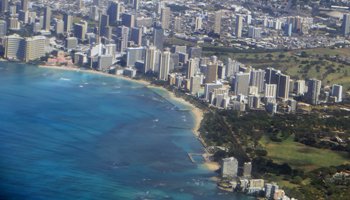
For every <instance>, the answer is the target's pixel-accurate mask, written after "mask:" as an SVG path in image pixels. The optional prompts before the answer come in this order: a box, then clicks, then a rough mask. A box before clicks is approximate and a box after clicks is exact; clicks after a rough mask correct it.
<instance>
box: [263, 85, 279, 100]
mask: <svg viewBox="0 0 350 200" xmlns="http://www.w3.org/2000/svg"><path fill="white" fill-rule="evenodd" d="M276 94H277V85H276V84H265V97H268V98H276V96H277V95H276Z"/></svg>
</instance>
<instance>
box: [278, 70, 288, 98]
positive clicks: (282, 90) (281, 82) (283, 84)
mask: <svg viewBox="0 0 350 200" xmlns="http://www.w3.org/2000/svg"><path fill="white" fill-rule="evenodd" d="M289 81H290V77H289V76H288V75H285V74H281V73H279V74H278V84H277V97H279V98H282V99H284V100H287V99H288V98H289Z"/></svg>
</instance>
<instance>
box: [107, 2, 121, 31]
mask: <svg viewBox="0 0 350 200" xmlns="http://www.w3.org/2000/svg"><path fill="white" fill-rule="evenodd" d="M120 13H121V3H119V2H114V1H112V2H110V5H109V7H108V8H107V15H108V16H109V25H113V24H115V23H117V22H118V21H120Z"/></svg>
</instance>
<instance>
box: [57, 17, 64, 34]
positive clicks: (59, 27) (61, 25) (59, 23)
mask: <svg viewBox="0 0 350 200" xmlns="http://www.w3.org/2000/svg"><path fill="white" fill-rule="evenodd" d="M55 31H56V35H59V34H63V33H64V22H63V20H57V21H56V26H55Z"/></svg>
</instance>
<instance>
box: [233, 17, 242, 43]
mask: <svg viewBox="0 0 350 200" xmlns="http://www.w3.org/2000/svg"><path fill="white" fill-rule="evenodd" d="M242 29H243V17H242V16H241V15H236V28H235V35H236V37H237V38H240V37H242Z"/></svg>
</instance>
